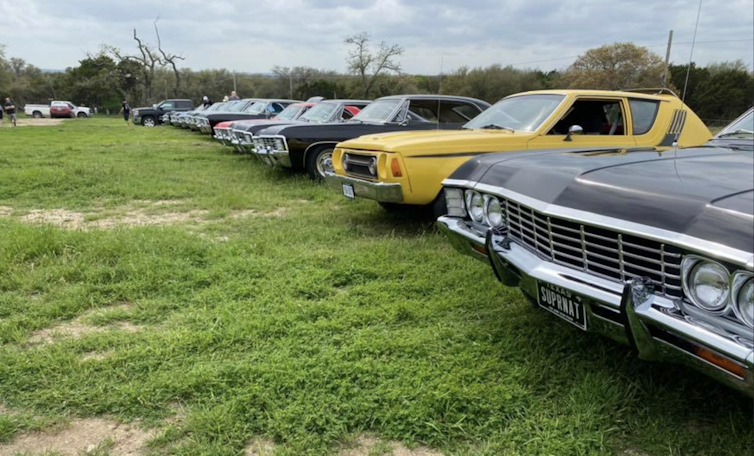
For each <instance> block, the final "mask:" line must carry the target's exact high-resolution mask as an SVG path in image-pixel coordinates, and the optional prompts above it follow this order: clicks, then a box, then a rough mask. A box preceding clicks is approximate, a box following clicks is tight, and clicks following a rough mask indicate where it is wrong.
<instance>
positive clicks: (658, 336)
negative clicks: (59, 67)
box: [161, 89, 754, 396]
mask: <svg viewBox="0 0 754 456" xmlns="http://www.w3.org/2000/svg"><path fill="white" fill-rule="evenodd" d="M161 121H162V122H164V123H170V124H172V125H175V126H179V127H183V128H189V129H192V130H195V131H199V132H202V133H205V134H212V135H213V136H214V137H215V139H217V140H218V141H219V142H221V143H222V144H224V145H226V146H229V147H233V148H235V150H236V151H238V152H243V153H248V154H250V155H252V156H253V157H256V158H257V159H258V161H259V162H261V163H263V164H265V165H267V166H274V167H285V168H292V169H294V170H300V171H303V172H306V173H308V174H309V176H311V177H312V178H313V179H315V180H323V181H326V182H327V183H328V184H329V185H331V186H332V187H334V188H335V189H337V190H338V192H340V193H341V194H342V195H343V196H344V197H345V198H349V199H354V198H366V199H370V200H374V201H377V202H378V203H379V204H380V205H381V206H382V207H384V208H385V209H387V210H389V211H401V210H405V209H406V208H410V209H411V208H423V209H426V210H431V211H432V212H434V214H435V215H436V216H437V217H438V219H437V225H438V227H439V228H440V230H441V231H442V232H444V233H446V234H447V236H448V239H449V240H450V242H451V243H452V244H453V246H455V248H456V249H457V250H458V251H459V252H461V253H463V254H465V255H469V256H471V257H473V258H476V259H479V260H481V261H483V262H485V263H486V264H488V265H490V267H491V269H492V271H493V273H494V274H495V276H496V277H497V278H498V279H499V280H500V281H501V282H502V283H504V284H506V285H509V286H517V287H519V288H520V289H521V290H522V291H523V293H524V294H525V295H526V296H527V297H528V298H529V299H530V300H531V301H532V303H533V304H534V305H535V306H537V307H539V308H541V309H543V310H546V311H548V312H551V313H552V314H554V315H556V316H558V317H560V318H562V319H564V320H566V321H568V322H569V323H571V324H572V325H574V326H575V327H577V328H579V329H580V330H583V331H590V332H596V333H599V334H602V335H605V336H607V337H610V338H612V339H615V340H617V341H619V342H622V343H625V344H628V345H630V346H631V347H633V348H634V349H635V351H636V352H637V353H638V356H639V357H640V358H642V359H647V360H655V361H667V362H677V363H681V364H686V365H689V366H692V367H693V368H695V369H697V370H699V371H701V372H704V373H706V374H708V375H710V376H712V377H714V378H716V379H717V380H719V381H721V382H722V383H724V384H726V385H728V386H731V387H733V388H735V389H737V390H739V391H742V392H744V393H746V394H749V395H752V396H754V133H753V132H754V113H753V112H752V110H749V111H748V112H746V113H744V114H743V115H742V116H741V117H740V118H739V119H736V120H735V121H734V122H733V123H731V124H730V125H729V126H728V127H726V128H725V129H723V130H722V131H720V132H719V133H718V134H717V135H716V136H714V137H713V136H712V134H711V133H710V131H709V129H708V128H707V127H706V126H705V124H704V123H703V122H702V121H701V120H700V119H699V117H698V116H697V115H696V114H695V113H694V112H693V111H692V110H691V109H689V108H688V107H687V106H686V105H685V104H684V103H683V102H682V101H681V100H680V99H679V98H678V97H677V96H676V95H675V94H673V93H672V92H671V91H669V90H667V89H646V90H635V91H596V90H549V91H537V92H527V93H520V94H515V95H511V96H509V97H506V98H504V99H502V100H500V101H499V102H498V103H496V104H495V105H493V106H490V105H489V104H487V103H486V102H484V101H481V100H476V99H472V98H466V97H454V96H438V95H403V96H390V97H384V98H380V99H378V100H374V101H368V100H320V99H314V100H308V101H307V102H301V101H293V100H258V99H253V100H238V101H234V102H228V103H224V104H214V105H212V106H203V107H200V108H198V109H195V110H193V111H185V112H173V113H166V114H165V115H164V116H163V117H162V119H161Z"/></svg>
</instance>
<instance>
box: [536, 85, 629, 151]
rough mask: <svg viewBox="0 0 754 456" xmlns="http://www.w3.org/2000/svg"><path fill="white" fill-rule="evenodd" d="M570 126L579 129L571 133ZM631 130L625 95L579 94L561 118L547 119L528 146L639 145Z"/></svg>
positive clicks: (561, 113) (542, 147)
mask: <svg viewBox="0 0 754 456" xmlns="http://www.w3.org/2000/svg"><path fill="white" fill-rule="evenodd" d="M570 130H577V131H574V132H572V133H569V131H570ZM578 130H580V131H578ZM631 133H632V131H631V119H630V115H629V110H628V106H627V104H626V100H625V99H624V98H621V97H591V96H579V97H576V98H574V100H573V101H572V102H571V105H570V106H569V107H567V108H565V109H563V110H561V111H560V115H559V116H558V117H557V118H555V119H554V120H552V121H550V122H549V123H545V124H544V125H543V126H542V128H541V129H540V133H539V135H538V136H535V137H534V138H532V139H531V140H530V141H529V143H528V147H529V149H551V148H563V147H586V148H590V147H631V146H635V145H636V138H635V137H634V136H633V135H632V134H631Z"/></svg>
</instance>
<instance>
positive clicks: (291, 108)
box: [275, 104, 306, 120]
mask: <svg viewBox="0 0 754 456" xmlns="http://www.w3.org/2000/svg"><path fill="white" fill-rule="evenodd" d="M302 109H306V107H305V106H304V105H298V104H292V105H288V107H287V108H285V109H283V110H282V111H280V114H278V115H276V116H275V118H276V119H278V120H293V119H295V118H296V116H297V115H298V113H299V112H301V110H302Z"/></svg>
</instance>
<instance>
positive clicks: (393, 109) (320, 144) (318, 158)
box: [254, 95, 490, 180]
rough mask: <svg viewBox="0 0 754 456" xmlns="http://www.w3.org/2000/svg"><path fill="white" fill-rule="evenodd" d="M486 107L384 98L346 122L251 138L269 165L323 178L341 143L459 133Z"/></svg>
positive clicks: (450, 100) (461, 100)
mask: <svg viewBox="0 0 754 456" xmlns="http://www.w3.org/2000/svg"><path fill="white" fill-rule="evenodd" d="M489 107H490V104H489V103H487V102H485V101H482V100H477V99H474V98H467V97H455V96H446V95H396V96H390V97H383V98H380V99H378V100H375V101H373V102H372V103H371V104H369V106H367V107H366V108H364V109H363V110H362V111H361V112H360V113H359V114H358V115H356V116H354V117H353V119H351V120H350V121H348V122H340V123H324V124H313V123H308V124H295V125H282V126H277V127H271V128H266V129H264V130H262V131H260V132H259V133H258V135H257V136H255V137H254V149H255V152H256V153H257V154H258V155H259V156H260V158H261V159H262V161H263V162H265V163H267V164H269V165H270V166H282V167H287V168H293V169H296V170H306V172H307V173H308V174H309V176H310V177H311V178H312V179H316V180H322V179H324V175H325V172H328V171H329V172H332V171H333V168H332V152H333V150H334V149H335V145H336V144H337V143H339V142H341V141H345V140H347V139H352V138H356V137H359V136H363V135H368V134H374V133H384V132H390V131H407V130H431V129H441V130H449V129H459V128H461V127H462V126H463V125H464V124H466V122H468V121H469V120H471V119H473V118H474V117H476V116H477V115H478V114H479V113H481V112H482V111H484V110H485V109H487V108H489ZM437 119H441V121H440V122H437V121H436V120H437Z"/></svg>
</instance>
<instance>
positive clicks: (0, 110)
mask: <svg viewBox="0 0 754 456" xmlns="http://www.w3.org/2000/svg"><path fill="white" fill-rule="evenodd" d="M3 112H4V111H3V106H2V105H0V127H2V126H3Z"/></svg>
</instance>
